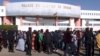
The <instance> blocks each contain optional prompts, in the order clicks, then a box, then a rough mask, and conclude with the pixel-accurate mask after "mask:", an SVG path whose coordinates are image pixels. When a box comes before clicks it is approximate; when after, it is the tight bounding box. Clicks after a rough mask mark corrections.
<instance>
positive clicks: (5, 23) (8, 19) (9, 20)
mask: <svg viewBox="0 0 100 56" xmlns="http://www.w3.org/2000/svg"><path fill="white" fill-rule="evenodd" d="M3 24H4V25H11V17H7V16H5V17H3Z"/></svg>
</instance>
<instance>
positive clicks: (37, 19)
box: [36, 16, 39, 26]
mask: <svg viewBox="0 0 100 56" xmlns="http://www.w3.org/2000/svg"><path fill="white" fill-rule="evenodd" d="M38 25H39V16H36V26H38Z"/></svg>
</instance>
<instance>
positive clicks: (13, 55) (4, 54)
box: [0, 49, 100, 56]
mask: <svg viewBox="0 0 100 56" xmlns="http://www.w3.org/2000/svg"><path fill="white" fill-rule="evenodd" d="M84 52H85V51H84V50H83V49H81V51H80V56H84ZM98 54H99V52H98V49H95V55H94V56H100V55H98ZM60 55H63V52H62V51H60V50H58V51H57V52H56V53H53V54H49V55H48V54H45V53H43V52H42V53H38V52H32V56H60ZM0 56H27V55H26V54H25V52H21V51H17V50H15V52H14V53H11V52H8V50H7V49H3V50H2V51H1V52H0Z"/></svg>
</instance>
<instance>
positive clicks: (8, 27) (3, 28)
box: [0, 25, 17, 30]
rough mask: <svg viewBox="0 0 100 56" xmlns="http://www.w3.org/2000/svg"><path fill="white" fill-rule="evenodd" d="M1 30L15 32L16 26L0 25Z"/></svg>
mask: <svg viewBox="0 0 100 56" xmlns="http://www.w3.org/2000/svg"><path fill="white" fill-rule="evenodd" d="M0 29H1V30H17V25H0Z"/></svg>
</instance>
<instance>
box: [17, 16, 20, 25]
mask: <svg viewBox="0 0 100 56" xmlns="http://www.w3.org/2000/svg"><path fill="white" fill-rule="evenodd" d="M20 24H21V23H20V17H16V25H18V26H20Z"/></svg>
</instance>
